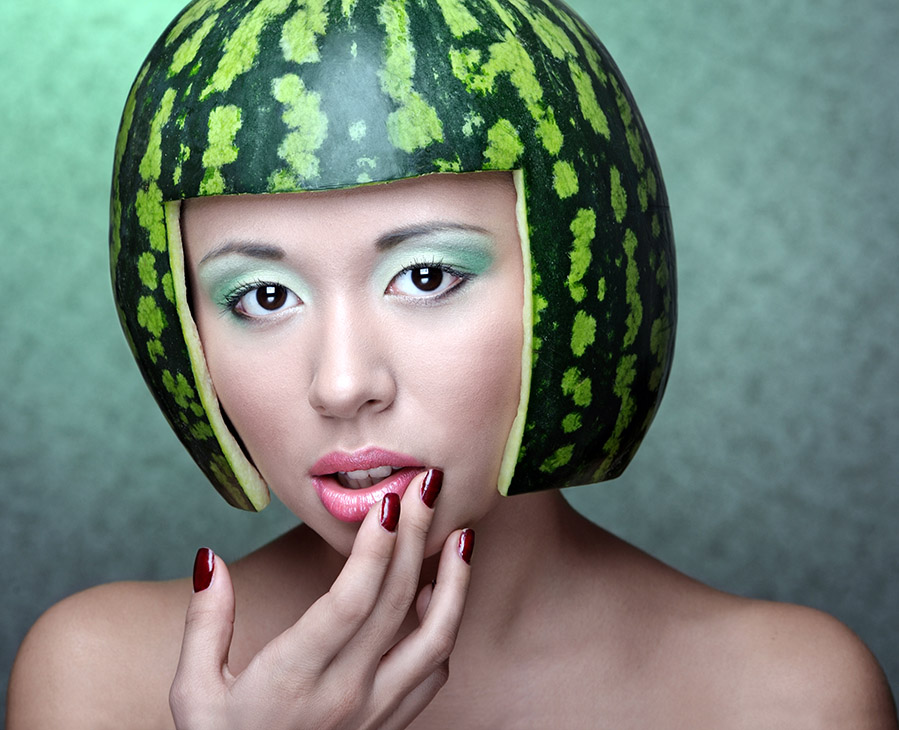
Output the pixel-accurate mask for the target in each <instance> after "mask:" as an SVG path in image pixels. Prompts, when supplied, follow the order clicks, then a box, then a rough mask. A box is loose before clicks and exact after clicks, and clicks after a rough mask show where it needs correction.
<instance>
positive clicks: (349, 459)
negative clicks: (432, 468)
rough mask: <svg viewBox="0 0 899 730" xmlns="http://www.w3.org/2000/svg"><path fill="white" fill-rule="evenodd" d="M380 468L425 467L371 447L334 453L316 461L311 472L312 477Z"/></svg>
mask: <svg viewBox="0 0 899 730" xmlns="http://www.w3.org/2000/svg"><path fill="white" fill-rule="evenodd" d="M379 466H392V467H396V468H402V467H406V466H417V467H423V466H424V464H422V463H421V462H420V461H419V460H418V459H416V458H415V457H413V456H409V455H408V454H401V453H399V452H397V451H388V450H387V449H382V448H379V447H377V446H369V447H367V448H364V449H358V450H356V451H352V452H349V451H332V452H331V453H329V454H325V455H324V456H323V457H321V458H320V459H319V460H318V461H316V462H315V463H314V464H313V465H312V468H311V469H310V470H309V471H310V474H311V475H312V476H324V475H326V474H336V473H337V472H339V471H342V472H349V471H362V470H368V469H376V468H377V467H379Z"/></svg>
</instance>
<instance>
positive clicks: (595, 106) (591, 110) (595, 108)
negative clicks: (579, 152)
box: [568, 61, 611, 139]
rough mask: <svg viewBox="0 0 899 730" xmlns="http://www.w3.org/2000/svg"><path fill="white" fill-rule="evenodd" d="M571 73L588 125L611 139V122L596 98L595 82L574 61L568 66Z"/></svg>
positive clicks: (582, 112)
mask: <svg viewBox="0 0 899 730" xmlns="http://www.w3.org/2000/svg"><path fill="white" fill-rule="evenodd" d="M568 68H569V70H570V71H571V80H572V81H574V87H575V89H577V97H578V103H579V104H580V107H581V114H582V115H583V116H584V119H586V120H587V123H588V124H589V125H590V126H591V127H593V131H594V132H596V133H597V134H601V135H602V136H603V137H605V138H606V139H610V138H611V133H610V132H609V120H608V119H607V118H606V115H605V112H604V111H603V110H602V108H601V107H600V106H599V101H598V100H597V98H596V90H595V89H594V88H593V81H592V80H591V79H590V74H588V73H587V72H586V71H584V69H582V68H581V67H580V66H578V65H577V64H576V63H575V62H574V61H571V62H570V63H569V64H568Z"/></svg>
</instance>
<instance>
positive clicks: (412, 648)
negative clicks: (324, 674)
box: [374, 530, 474, 703]
mask: <svg viewBox="0 0 899 730" xmlns="http://www.w3.org/2000/svg"><path fill="white" fill-rule="evenodd" d="M473 544H474V533H473V532H472V531H471V530H457V531H455V532H453V533H452V534H451V535H450V536H449V538H447V540H446V542H445V543H444V546H443V551H442V553H441V555H440V566H439V568H438V573H437V581H436V584H435V586H434V588H433V590H432V595H431V599H430V601H429V603H428V606H427V609H426V611H425V613H424V618H423V620H422V623H421V625H420V626H418V628H416V629H415V630H414V631H413V632H412V633H411V634H409V635H408V636H407V637H406V638H404V639H403V640H402V641H400V642H399V643H397V645H396V646H394V647H393V648H392V649H391V650H390V652H389V653H387V654H386V655H385V656H384V658H383V660H382V661H381V666H380V667H379V670H378V674H377V676H376V678H375V686H374V696H375V697H376V698H381V697H383V698H384V701H385V703H388V702H389V699H388V698H390V697H396V696H402V695H404V694H406V693H408V692H411V691H412V690H413V689H414V688H415V687H417V686H418V685H419V684H421V683H422V682H423V681H424V680H425V679H426V678H427V677H429V676H431V675H432V674H433V673H434V672H436V671H438V670H439V668H440V667H441V666H442V665H443V664H444V663H445V662H446V661H447V660H448V659H449V657H450V654H451V653H452V651H453V648H454V646H455V643H456V637H457V636H458V634H459V627H460V625H461V623H462V616H463V614H464V610H465V600H466V598H467V597H468V587H469V584H470V580H471V566H470V564H469V562H468V561H469V560H470V559H471V549H472V546H473ZM466 556H467V558H466Z"/></svg>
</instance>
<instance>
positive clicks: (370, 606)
mask: <svg viewBox="0 0 899 730" xmlns="http://www.w3.org/2000/svg"><path fill="white" fill-rule="evenodd" d="M481 5H482V4H476V3H463V2H449V0H444V1H443V2H439V3H432V4H429V5H425V4H420V3H412V2H403V1H401V0H385V1H383V2H365V1H364V0H359V2H346V1H344V2H342V3H337V2H332V3H330V4H327V6H326V7H325V6H318V5H316V4H314V3H307V4H304V5H302V6H301V7H299V8H296V7H293V6H292V5H291V4H290V3H289V2H275V1H269V2H256V3H250V4H237V3H225V2H221V1H218V2H215V1H213V0H207V1H201V2H196V3H194V4H193V5H191V6H189V8H188V9H187V10H186V11H185V12H184V13H183V14H182V15H181V16H180V17H179V18H178V19H176V21H175V22H173V24H172V25H171V26H170V28H169V29H168V30H167V32H166V33H165V34H164V35H163V37H162V38H161V39H160V42H159V44H158V45H157V46H156V48H155V49H154V51H153V52H152V53H151V55H150V58H149V60H148V64H147V65H146V67H145V68H144V69H143V70H142V71H141V73H140V75H139V77H138V80H137V82H136V84H135V87H134V90H133V91H132V95H131V97H130V98H129V102H128V105H127V107H126V113H125V118H124V121H123V126H122V132H121V134H120V141H119V145H118V149H117V166H116V173H115V179H114V183H113V185H114V190H113V193H114V202H113V227H112V258H113V269H114V275H115V286H116V293H117V301H118V303H119V307H120V313H121V316H122V320H123V323H124V325H125V329H126V333H128V335H129V339H130V341H131V342H132V346H133V349H134V352H135V356H136V357H137V359H138V361H139V363H140V365H141V367H142V369H143V371H144V374H145V377H146V378H147V380H148V383H149V384H150V385H151V388H152V389H153V390H154V392H155V393H156V395H157V398H158V399H159V401H160V404H161V406H162V407H163V410H164V411H165V412H166V414H167V416H168V417H169V420H170V422H172V424H173V427H175V429H176V431H177V432H178V433H179V435H180V436H181V438H182V439H183V440H184V442H185V444H186V445H187V447H188V448H189V450H190V451H191V453H192V455H193V456H194V457H195V459H196V460H197V461H198V463H199V464H200V466H201V468H203V469H204V471H206V473H207V474H208V475H209V476H210V478H211V480H212V481H213V483H214V484H215V485H216V487H217V488H218V489H219V490H220V492H221V493H222V494H223V495H224V496H225V497H226V498H227V499H228V500H229V501H230V502H232V503H233V504H235V505H237V506H241V507H244V508H249V509H259V508H261V507H262V506H263V505H264V503H265V501H266V499H267V488H268V487H270V488H271V489H272V490H274V491H275V493H276V494H277V496H278V497H279V498H280V499H281V500H282V501H284V502H285V503H286V504H287V505H288V507H290V508H291V509H292V510H293V511H294V512H295V513H296V514H297V516H298V517H299V518H301V519H302V520H303V522H304V525H303V526H302V527H298V528H296V529H295V530H292V531H291V532H290V533H288V534H287V535H285V536H283V537H282V538H280V539H279V540H277V541H275V542H274V543H272V544H271V545H268V546H266V547H264V548H262V549H261V550H259V551H257V552H255V553H253V554H252V555H250V556H248V557H246V558H244V559H243V560H240V561H238V562H237V563H236V564H234V565H232V566H230V567H226V566H225V565H224V563H222V562H221V561H220V560H219V559H218V558H216V557H214V555H212V554H211V552H210V551H208V550H205V549H204V550H201V551H200V553H199V554H198V560H197V564H196V568H195V571H194V580H193V589H194V592H193V593H191V588H190V587H189V585H188V582H187V581H175V582H172V583H166V584H154V585H146V584H119V585H111V586H105V587H100V588H97V589H93V590H91V591H88V592H85V593H83V594H79V595H77V596H75V597H73V598H71V599H69V600H67V601H65V602H63V603H61V604H59V605H58V606H56V607H54V608H53V609H51V611H50V612H48V614H46V615H45V617H44V618H42V619H41V621H40V622H39V623H38V624H37V626H36V627H35V629H34V630H33V631H32V633H31V634H30V635H29V638H28V639H27V640H26V643H25V645H24V646H23V650H22V653H21V655H20V659H19V662H18V664H17V667H16V672H15V675H14V679H13V683H12V686H11V696H10V727H13V728H14V727H41V726H53V727H56V726H60V725H63V726H66V727H80V726H86V727H92V728H93V727H104V726H107V725H109V726H116V727H120V726H128V727H134V726H144V725H145V726H147V727H172V726H175V727H179V728H201V727H216V728H221V727H238V728H246V727H257V726H258V727H267V728H275V727H406V726H417V727H442V726H449V725H453V726H462V727H472V726H473V727H546V726H548V725H549V724H550V723H555V724H558V725H561V726H564V727H597V726H608V727H653V726H659V727H666V726H691V727H729V726H739V725H746V724H751V725H753V726H773V727H776V726H785V727H787V726H788V727H796V726H801V725H803V724H807V725H809V726H813V727H827V726H834V727H846V726H851V727H895V713H894V711H893V709H892V707H891V702H890V697H889V692H888V689H887V688H886V685H885V683H884V681H883V678H882V676H881V674H880V673H879V670H878V668H877V666H876V663H875V662H874V660H873V659H872V657H871V656H870V655H869V654H868V653H867V651H866V650H865V649H864V647H863V646H861V644H860V643H859V642H858V640H857V639H856V638H855V637H853V636H852V635H851V634H850V633H849V632H848V630H846V629H845V628H844V627H842V626H840V625H839V624H837V623H836V622H834V621H833V620H831V619H829V618H828V617H826V616H822V615H820V614H817V613H815V612H812V611H809V610H807V609H802V608H798V607H792V606H778V605H772V604H765V603H760V602H753V601H747V600H744V599H738V598H736V597H733V596H727V595H724V594H721V593H718V592H716V591H713V590H712V589H710V588H707V587H705V586H702V585H700V584H697V583H695V582H693V581H691V580H690V579H688V578H686V577H684V576H682V575H680V574H678V573H677V572H675V571H673V570H671V569H670V568H667V567H666V566H663V565H661V564H660V563H658V562H657V561H655V560H653V559H652V558H650V557H648V556H646V555H644V554H642V553H640V552H639V551H637V550H635V549H634V548H632V547H630V546H628V545H626V544H624V543H621V542H620V541H618V540H617V539H615V538H614V537H612V536H610V535H608V534H607V533H605V532H604V531H602V530H601V529H600V528H598V527H596V526H594V525H592V524H590V523H588V522H587V521H586V520H584V519H583V518H581V517H580V516H579V515H577V514H576V513H575V512H574V511H573V510H571V509H570V508H569V507H568V506H567V505H566V503H565V502H564V500H563V499H562V498H561V496H560V494H559V493H558V491H546V490H547V489H549V488H552V487H558V486H561V485H565V484H574V483H590V482H592V481H598V480H600V479H606V478H612V477H614V476H616V475H617V474H618V473H620V471H621V470H622V469H623V468H624V467H625V466H626V464H627V462H628V461H629V459H630V457H631V456H632V454H633V452H634V450H635V449H636V448H637V446H638V444H639V442H640V440H641V439H642V437H643V435H644V433H645V431H646V429H647V428H648V426H649V423H650V422H651V420H652V416H653V414H654V412H655V410H656V408H657V406H658V402H659V400H660V398H661V394H662V392H663V391H664V386H665V382H666V380H667V373H668V368H669V367H670V358H671V353H672V348H673V330H674V321H675V297H674V261H673V244H672V239H671V233H670V223H669V219H668V214H667V206H666V199H665V194H664V188H663V185H662V180H661V173H660V171H659V169H658V165H657V163H656V161H655V156H654V154H653V152H652V148H651V145H650V143H649V139H648V136H647V135H646V133H645V130H644V129H643V126H642V122H641V120H640V119H639V116H638V115H637V112H636V109H635V107H634V106H633V104H632V101H631V99H630V95H629V92H628V91H627V88H626V86H625V85H624V82H623V80H622V79H621V78H620V75H619V74H618V73H617V70H616V69H615V67H614V65H613V64H612V62H611V60H610V59H609V58H608V57H607V54H606V53H605V51H604V49H602V47H601V46H599V45H598V43H596V41H595V39H593V37H592V34H590V33H589V31H588V30H586V29H585V28H584V27H583V26H582V24H580V22H579V21H578V19H577V18H576V17H574V16H572V15H570V14H569V13H568V12H566V11H565V9H564V8H563V7H561V6H558V5H555V4H543V3H525V2H522V1H520V0H510V2H507V3H502V2H493V3H490V4H489V5H488V4H487V3H484V4H483V5H484V7H482V6H481ZM484 170H488V171H489V172H484ZM441 173H442V174H441ZM448 173H469V174H448ZM367 183H380V184H370V185H369V184H367ZM237 193H242V194H243V195H240V196H239V197H236V196H235V194H237ZM272 193H279V194H277V195H274V194H272ZM281 193H283V194H281ZM181 200H186V201H187V202H185V203H183V204H180V205H179V202H180V201H181ZM394 494H395V495H397V496H393V495H394ZM501 494H502V495H506V494H515V495H516V496H513V497H509V498H506V497H504V496H501ZM472 529H474V530H475V531H476V532H477V535H478V537H477V551H476V553H474V552H473V533H472V532H471V530H472ZM185 611H186V612H187V625H186V627H185V626H184V623H183V618H184V613H185ZM232 626H233V629H232ZM448 661H449V665H451V667H452V672H451V674H449V675H448V674H447V669H448V663H447V662H448ZM441 688H442V689H441ZM169 698H170V699H171V707H170V706H169Z"/></svg>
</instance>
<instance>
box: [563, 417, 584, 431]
mask: <svg viewBox="0 0 899 730" xmlns="http://www.w3.org/2000/svg"><path fill="white" fill-rule="evenodd" d="M582 425H583V418H582V417H581V414H580V413H569V414H568V415H567V416H565V418H564V419H562V430H563V431H564V432H565V433H574V432H575V431H579V430H580V429H581V426H582Z"/></svg>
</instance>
